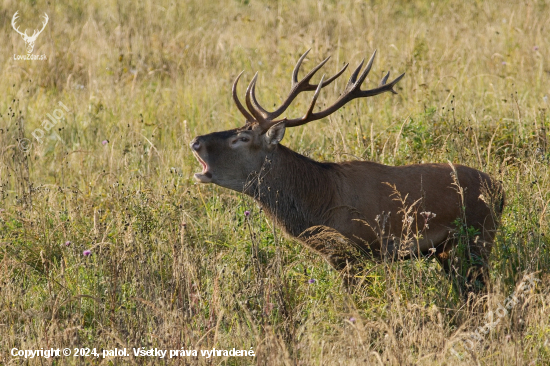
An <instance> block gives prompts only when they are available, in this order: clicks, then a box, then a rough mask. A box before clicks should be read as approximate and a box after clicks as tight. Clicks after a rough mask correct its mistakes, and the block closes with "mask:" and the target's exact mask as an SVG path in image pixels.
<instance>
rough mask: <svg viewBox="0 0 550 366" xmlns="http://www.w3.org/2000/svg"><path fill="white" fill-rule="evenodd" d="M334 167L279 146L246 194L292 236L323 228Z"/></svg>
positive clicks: (331, 203)
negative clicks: (314, 227)
mask: <svg viewBox="0 0 550 366" xmlns="http://www.w3.org/2000/svg"><path fill="white" fill-rule="evenodd" d="M335 165H336V164H332V163H319V162H316V161H314V160H312V159H309V158H307V157H305V156H303V155H300V154H298V153H296V152H294V151H292V150H290V149H289V148H287V147H285V146H282V145H279V146H278V147H277V149H275V151H274V152H273V153H272V154H271V155H269V156H268V158H267V160H266V163H265V164H264V167H263V169H262V171H261V172H260V173H259V174H258V175H257V176H256V178H255V179H254V181H253V182H251V184H250V186H249V189H247V190H246V191H247V194H249V195H250V196H252V197H254V199H256V200H257V201H258V202H259V203H260V205H261V206H262V208H263V209H264V211H266V213H267V214H268V215H269V216H271V217H272V218H273V219H274V220H275V221H276V222H277V224H279V225H280V226H282V227H283V228H284V229H285V230H286V231H287V232H288V233H289V234H291V235H293V236H298V235H300V234H301V233H302V232H303V231H304V230H306V229H307V228H309V227H312V226H316V225H324V224H325V222H326V220H327V215H326V214H327V212H328V211H329V209H330V208H331V207H332V206H333V201H334V199H335V191H334V179H336V177H335V174H334V171H335V168H334V166H335Z"/></svg>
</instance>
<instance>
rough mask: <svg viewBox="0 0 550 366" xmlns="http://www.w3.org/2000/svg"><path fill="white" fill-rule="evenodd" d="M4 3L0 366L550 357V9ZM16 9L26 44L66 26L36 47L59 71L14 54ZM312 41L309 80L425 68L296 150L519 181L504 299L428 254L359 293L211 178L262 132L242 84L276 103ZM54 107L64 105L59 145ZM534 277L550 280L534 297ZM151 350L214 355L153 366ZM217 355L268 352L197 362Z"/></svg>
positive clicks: (308, 129)
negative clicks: (54, 351)
mask: <svg viewBox="0 0 550 366" xmlns="http://www.w3.org/2000/svg"><path fill="white" fill-rule="evenodd" d="M0 10H1V14H2V16H1V17H0V38H1V39H3V40H4V41H3V44H4V46H0V50H1V52H0V68H1V69H0V75H1V77H0V90H1V91H2V98H0V114H1V116H0V268H1V271H0V363H1V364H6V365H9V364H22V363H23V362H24V359H23V358H18V357H14V356H12V355H11V350H12V349H13V348H17V349H35V350H36V349H41V348H44V349H46V348H50V347H53V348H60V349H63V348H66V347H68V348H71V349H74V348H86V347H89V348H96V349H97V352H100V353H101V350H103V349H114V348H119V349H120V348H127V349H128V353H129V354H131V356H129V357H110V358H105V359H104V358H102V357H99V358H96V357H87V358H84V357H73V356H70V357H59V358H56V359H52V358H50V359H45V358H34V359H30V360H27V362H28V364H30V365H47V364H52V363H53V364H56V365H57V364H59V365H61V364H84V363H86V364H102V365H103V364H140V365H141V364H158V363H161V362H167V363H169V364H182V365H183V364H202V365H250V364H259V365H336V364H341V365H365V364H372V365H413V364H414V365H549V364H550V292H549V288H550V276H549V274H548V268H549V266H550V238H549V236H550V223H549V215H548V213H549V211H550V207H549V205H550V174H549V163H550V151H549V150H550V149H549V148H550V146H549V145H548V144H549V141H548V138H549V137H548V134H549V131H548V129H549V128H550V117H549V116H550V112H549V111H548V107H549V101H548V95H549V94H550V83H549V78H550V64H549V61H548V60H549V59H550V37H549V36H548V35H549V32H550V2H549V1H548V0H546V1H544V0H538V1H535V0H526V1H506V2H502V1H485V2H484V1H471V2H468V3H465V2H462V1H453V0H449V1H434V2H432V1H420V0H417V1H407V2H405V1H404V2H394V3H388V2H383V1H374V0H373V1H349V2H347V1H341V2H339V1H326V2H325V1H314V0H299V1H296V2H290V1H282V0H281V1H248V0H242V1H223V2H218V1H214V0H201V1H195V0H188V1H182V2H180V3H176V2H172V1H165V0H161V1H150V0H144V1H140V2H136V3H135V4H130V3H126V2H123V1H120V0H118V1H115V0H92V1H90V2H77V1H67V2H58V1H51V2H46V1H42V0H37V1H25V2H23V3H21V2H16V1H12V0H6V1H4V2H2V5H0ZM17 10H19V14H20V18H19V20H18V24H20V25H21V29H24V28H28V29H29V33H32V31H31V29H32V28H38V27H39V25H40V22H41V18H40V15H41V14H43V13H44V12H46V13H47V14H48V16H49V18H50V20H49V23H48V25H47V27H46V28H45V30H44V32H43V33H42V34H41V35H40V36H39V37H38V38H37V41H36V45H35V48H34V54H37V55H42V54H45V55H46V56H47V60H45V61H21V60H14V57H13V55H14V54H16V55H18V54H26V52H25V45H24V42H23V40H22V39H21V36H19V35H18V34H17V33H16V32H15V31H14V30H13V29H12V27H11V24H10V22H11V17H12V15H13V14H14V13H15V12H16V11H17ZM309 48H311V49H312V50H311V52H310V54H309V56H308V59H307V61H306V62H305V63H304V65H303V70H305V69H309V68H311V67H312V66H313V65H315V64H317V63H318V62H319V61H321V60H322V59H324V58H325V57H326V56H328V55H332V59H331V61H329V63H328V64H327V65H326V66H325V71H326V73H327V74H333V73H334V72H335V71H336V70H338V69H339V68H340V67H341V65H342V64H343V63H344V62H351V64H352V66H354V65H356V64H357V63H359V62H360V60H361V59H362V58H365V57H369V56H370V54H371V53H372V52H373V51H374V49H378V56H377V59H376V61H375V64H374V67H373V71H372V72H371V75H370V76H369V79H367V81H366V83H365V85H367V86H370V87H373V86H375V85H377V83H378V82H379V80H380V78H381V76H382V75H383V73H384V72H385V71H388V70H390V71H391V73H392V75H394V76H397V75H398V74H400V73H401V72H406V76H405V78H404V79H403V80H402V81H401V82H400V83H399V84H398V86H397V91H398V92H399V94H398V95H395V96H391V95H386V94H384V95H380V96H377V97H374V98H369V99H368V100H356V101H354V102H352V103H350V104H349V105H348V106H346V107H345V108H343V109H342V110H341V111H339V112H338V113H336V114H334V115H333V116H331V117H329V118H326V119H324V120H322V121H318V122H313V123H311V124H309V125H306V126H302V127H298V128H294V129H290V130H288V131H287V134H286V137H285V139H284V140H283V144H284V145H286V146H289V147H291V148H292V149H294V150H296V151H298V152H300V153H302V154H305V155H307V156H310V157H312V158H314V159H317V160H325V161H344V160H350V159H366V160H373V161H376V162H381V163H385V164H392V165H403V164H409V163H417V162H448V161H451V162H455V163H461V164H465V165H469V166H472V167H475V168H477V169H480V170H482V171H484V172H487V173H489V174H491V175H493V176H494V177H496V178H497V179H499V180H501V181H502V182H503V185H504V187H505V190H506V194H507V206H506V208H505V211H504V215H503V218H502V226H501V229H500V230H499V232H498V235H497V240H496V245H495V248H494V250H493V252H492V255H491V261H492V262H491V271H490V273H491V286H490V289H489V291H488V294H487V295H486V296H481V295H480V296H478V297H475V298H473V299H472V301H471V303H470V304H469V305H467V304H466V303H465V302H464V301H463V300H462V299H461V298H460V296H458V295H457V294H456V293H455V292H454V291H453V288H452V286H451V282H450V281H449V279H448V278H447V277H446V276H445V275H444V274H443V273H442V270H441V268H440V266H439V265H438V264H437V263H436V262H435V261H430V260H413V261H405V262H400V263H393V264H392V263H378V264H375V263H367V264H366V266H367V268H368V274H367V275H366V277H365V281H364V282H363V284H362V285H360V286H358V287H356V288H355V289H354V290H353V291H351V292H348V291H346V289H345V288H344V287H343V285H342V279H341V278H340V277H339V276H338V274H337V273H336V272H334V271H333V270H331V269H330V267H329V266H328V265H327V264H326V263H325V262H324V261H323V260H322V259H321V258H320V257H319V256H317V255H315V254H314V253H312V252H310V251H308V250H307V249H306V248H304V247H303V246H302V245H301V244H300V243H298V242H297V241H295V240H293V239H291V238H287V237H285V236H284V235H282V233H281V232H280V231H279V230H278V229H277V228H274V227H273V225H272V222H270V221H269V220H268V219H267V218H266V217H265V216H264V214H263V213H262V212H261V211H260V210H259V208H258V207H257V206H256V204H255V203H254V202H253V201H252V200H251V199H250V198H249V197H247V196H245V195H243V194H238V193H235V192H232V191H229V190H227V189H223V188H220V187H217V186H213V185H196V184H195V183H194V180H193V173H194V172H198V171H200V165H199V164H198V163H197V162H196V160H195V159H194V158H193V156H192V154H191V151H190V149H189V142H190V141H191V139H192V138H193V137H194V136H196V135H198V134H204V133H207V132H213V131H216V130H222V129H228V128H234V127H237V126H240V125H242V124H243V122H244V121H243V118H242V116H241V114H240V113H239V111H238V110H237V108H236V107H235V105H234V104H233V101H232V99H231V84H232V82H233V80H234V78H235V77H236V75H237V74H238V73H239V72H241V71H242V70H245V74H244V79H245V80H246V82H247V81H248V80H250V78H251V77H252V76H253V74H254V72H256V71H259V73H260V74H259V80H258V97H259V99H260V100H261V101H262V102H263V104H265V105H267V106H269V105H270V104H277V103H279V102H280V101H281V99H282V98H284V96H285V95H286V93H287V92H288V90H289V86H290V73H291V71H292V68H293V66H294V63H295V62H296V61H297V59H298V57H299V56H300V55H301V54H302V53H303V52H304V51H306V50H307V49H309ZM349 75H350V73H349V72H346V73H345V74H344V77H345V78H347V77H349ZM320 76H321V75H319V78H320ZM246 82H241V86H240V90H239V92H240V94H241V95H244V84H246ZM344 86H345V80H340V81H338V82H336V83H335V85H333V86H332V85H331V86H330V87H328V88H326V89H328V90H323V93H322V95H321V97H320V102H324V103H329V102H331V101H333V100H334V99H335V98H336V97H337V95H338V93H339V92H340V91H341V90H342V89H343V87H344ZM307 97H310V96H307ZM307 101H308V99H306V97H304V98H301V99H299V100H298V102H297V103H296V105H295V107H294V108H293V109H292V112H291V113H290V114H291V115H298V114H301V113H303V112H304V108H306V107H307V104H306V103H307ZM59 103H61V104H59ZM63 106H64V107H63ZM65 108H66V109H65ZM48 114H50V115H53V114H56V116H60V114H61V115H62V116H61V117H60V120H59V122H58V124H56V125H55V127H53V128H52V129H51V130H50V131H46V129H45V126H47V127H49V126H48V125H47V123H46V122H43V121H45V120H47V119H48V118H49V117H48V116H47V115H48ZM36 129H41V130H42V131H43V132H44V136H41V135H40V132H37V130H36ZM33 133H34V136H38V137H42V138H41V140H38V139H36V138H35V137H34V136H33ZM25 139H26V140H25ZM245 211H250V212H251V214H250V215H249V216H245V214H244V212H245ZM253 248H258V252H259V254H258V255H257V256H253V255H251V253H252V250H253ZM84 251H89V253H88V252H86V253H85V254H89V255H85V254H84ZM525 275H532V277H531V278H533V279H536V281H535V280H533V283H534V285H531V286H528V287H527V288H523V287H521V283H522V280H523V279H524V276H525ZM513 294H515V295H517V301H514V302H513V305H512V306H511V307H510V309H509V310H506V311H505V310H503V309H502V305H505V304H506V302H507V301H509V299H508V300H506V299H507V298H508V297H509V296H510V295H513ZM489 323H492V325H491V326H490V327H488V326H487V324H489ZM480 327H481V329H478V328H480ZM488 328H492V329H490V330H489V329H488ZM476 330H477V331H478V332H477V334H476V333H475V332H476ZM485 332H486V333H487V334H485ZM134 347H135V348H140V347H144V348H145V349H151V348H153V349H154V348H158V349H165V350H169V349H172V350H197V351H198V356H197V357H193V356H190V357H188V356H183V357H177V358H173V359H171V360H170V359H169V360H167V361H166V358H165V359H164V360H160V359H159V358H156V357H134V356H133V351H132V348H134ZM212 348H216V349H222V350H223V349H233V348H236V349H240V350H250V349H251V348H252V349H253V350H254V353H255V357H224V356H215V357H211V358H206V357H202V356H201V355H200V350H212Z"/></svg>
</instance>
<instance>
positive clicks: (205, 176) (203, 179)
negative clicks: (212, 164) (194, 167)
mask: <svg viewBox="0 0 550 366" xmlns="http://www.w3.org/2000/svg"><path fill="white" fill-rule="evenodd" d="M193 154H194V155H195V157H196V158H197V160H198V161H199V163H201V165H202V172H200V173H195V179H196V180H197V181H199V182H200V183H210V182H212V173H210V172H209V171H208V164H206V162H205V161H204V160H202V159H201V157H200V156H199V154H197V153H196V152H193Z"/></svg>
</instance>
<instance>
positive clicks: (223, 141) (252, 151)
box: [190, 51, 405, 191]
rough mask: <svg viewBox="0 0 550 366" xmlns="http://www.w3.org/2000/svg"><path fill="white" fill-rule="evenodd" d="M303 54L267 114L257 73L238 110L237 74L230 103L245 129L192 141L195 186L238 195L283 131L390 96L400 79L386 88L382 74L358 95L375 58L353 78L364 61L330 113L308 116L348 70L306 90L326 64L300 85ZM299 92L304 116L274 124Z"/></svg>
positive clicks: (317, 113) (342, 70)
mask: <svg viewBox="0 0 550 366" xmlns="http://www.w3.org/2000/svg"><path fill="white" fill-rule="evenodd" d="M308 52H309V51H307V52H306V53H304V54H303V55H302V57H300V59H299V60H298V62H297V64H296V66H295V68H294V71H293V73H292V87H291V90H290V93H289V95H288V97H287V98H286V100H285V101H284V102H283V104H282V105H281V106H280V107H279V108H277V109H276V110H275V111H273V112H269V111H267V110H265V109H264V108H263V107H262V106H260V104H259V103H258V101H257V99H256V95H255V90H256V80H257V77H258V74H257V73H256V75H255V76H254V78H253V79H252V81H251V82H250V84H249V85H248V88H247V90H246V106H247V108H245V107H244V106H243V104H242V103H241V102H240V101H239V98H238V97H237V83H238V81H239V78H240V76H241V75H242V72H241V74H240V75H239V76H238V77H237V78H236V80H235V82H234V83H233V100H234V101H235V104H236V105H237V108H238V109H239V111H240V112H241V113H242V114H243V115H244V117H245V118H246V123H245V125H244V126H243V127H241V128H237V129H233V130H227V131H221V132H214V133H210V134H208V135H203V136H198V137H196V138H195V139H193V141H191V144H190V145H191V149H192V150H193V153H194V155H195V157H196V158H197V160H198V161H199V162H200V163H201V165H202V172H201V173H196V174H195V178H196V179H197V180H198V181H199V182H201V183H215V184H217V185H220V186H222V187H226V188H230V189H233V190H236V191H243V189H245V185H246V183H247V181H248V180H249V179H250V178H251V176H252V175H253V174H255V173H259V172H260V170H261V168H262V166H263V164H264V162H265V161H266V159H268V158H269V156H270V155H271V154H273V153H274V152H276V151H277V148H278V146H279V142H280V141H281V140H282V139H283V136H284V133H285V129H286V128H289V127H296V126H300V125H303V124H305V123H308V122H311V121H315V120H318V119H321V118H324V117H326V116H328V115H330V114H332V113H334V112H335V111H337V110H338V109H339V108H340V107H342V106H343V105H344V104H346V103H347V102H349V101H351V100H353V99H355V98H362V97H370V96H373V95H377V94H380V93H384V92H387V91H389V92H392V93H395V91H394V90H393V87H394V85H395V84H397V82H398V81H399V80H401V78H402V77H403V75H405V74H402V75H400V76H399V77H397V78H396V79H395V80H393V81H392V82H391V83H389V84H386V82H387V80H388V77H389V72H388V73H387V74H386V76H384V78H382V81H381V83H380V86H379V87H377V88H375V89H371V90H361V84H362V83H363V81H364V80H365V78H366V77H367V75H368V73H369V71H370V69H371V67H372V63H373V61H374V57H375V55H376V51H375V52H374V53H373V55H372V57H371V58H370V60H369V62H368V63H367V67H366V68H365V70H363V72H362V73H361V75H359V73H360V72H361V68H362V67H363V63H364V60H363V61H362V62H361V64H359V66H358V67H357V68H356V69H355V71H354V72H353V74H352V75H351V77H350V79H349V81H348V84H347V86H346V88H345V90H344V92H343V93H342V95H341V96H340V98H338V100H337V101H336V102H335V103H334V104H333V105H331V106H330V107H328V108H326V109H324V110H321V111H319V112H314V111H313V109H314V107H315V103H316V101H317V98H318V97H319V93H320V91H321V89H322V88H324V87H325V86H327V85H329V84H330V83H332V82H333V81H334V80H335V79H337V78H338V77H339V76H340V75H341V74H342V73H343V72H344V70H345V69H346V68H347V67H348V64H346V65H345V66H344V67H343V68H342V69H341V70H340V71H339V72H338V73H337V74H336V75H334V76H333V77H331V78H329V79H328V80H326V81H324V76H323V77H322V78H321V81H320V82H319V84H311V83H310V80H311V78H312V77H313V75H315V73H316V72H317V71H319V69H320V68H321V67H323V65H324V64H325V63H326V62H327V61H328V60H329V58H326V59H325V60H323V61H322V62H321V63H320V64H319V65H317V66H316V67H315V68H314V69H313V70H311V71H310V72H309V73H308V74H307V75H306V76H305V77H304V78H303V79H302V80H300V81H298V72H299V70H300V66H301V64H302V62H303V60H304V59H305V57H306V55H307V54H308ZM304 91H315V94H314V95H313V98H312V100H311V103H310V105H309V108H308V110H307V112H306V113H305V115H304V116H303V117H300V118H295V119H288V118H286V117H285V118H281V119H277V118H278V117H279V116H280V115H282V114H283V113H284V112H285V111H286V109H287V108H288V107H289V106H290V104H291V103H292V101H293V100H294V99H295V98H296V97H297V96H298V94H300V93H301V92H304Z"/></svg>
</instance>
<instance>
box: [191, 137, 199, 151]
mask: <svg viewBox="0 0 550 366" xmlns="http://www.w3.org/2000/svg"><path fill="white" fill-rule="evenodd" d="M189 145H190V146H191V149H193V150H195V151H199V149H200V148H201V143H200V141H199V139H198V138H197V137H195V139H194V140H193V141H191V143H190V144H189Z"/></svg>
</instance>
